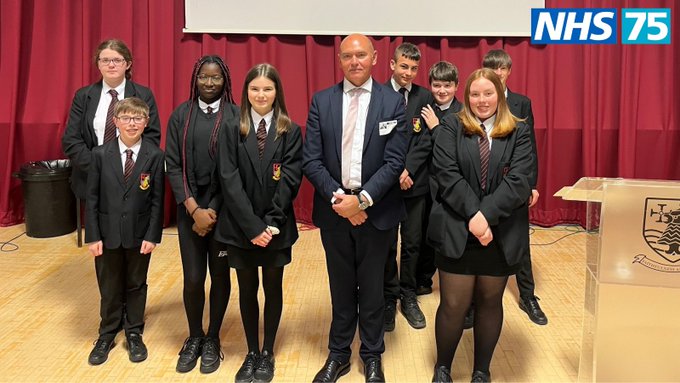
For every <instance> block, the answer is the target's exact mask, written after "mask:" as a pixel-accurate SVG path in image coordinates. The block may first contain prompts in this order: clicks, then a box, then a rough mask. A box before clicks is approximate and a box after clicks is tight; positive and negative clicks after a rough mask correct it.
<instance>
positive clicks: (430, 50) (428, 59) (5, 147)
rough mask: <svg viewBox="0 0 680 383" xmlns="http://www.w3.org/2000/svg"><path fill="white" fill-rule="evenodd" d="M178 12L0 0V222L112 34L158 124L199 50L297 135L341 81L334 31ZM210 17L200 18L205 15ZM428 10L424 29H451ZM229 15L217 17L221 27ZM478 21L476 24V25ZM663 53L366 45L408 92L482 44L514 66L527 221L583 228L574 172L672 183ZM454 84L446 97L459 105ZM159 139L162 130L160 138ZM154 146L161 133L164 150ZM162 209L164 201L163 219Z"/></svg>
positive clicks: (503, 41) (678, 52)
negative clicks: (535, 160) (276, 108)
mask: <svg viewBox="0 0 680 383" xmlns="http://www.w3.org/2000/svg"><path fill="white" fill-rule="evenodd" d="M674 5H675V1H673V0H653V1H652V0H649V1H641V0H637V1H616V0H601V1H595V0H588V1H576V0H569V1H555V0H547V1H546V7H553V8H565V7H612V8H619V9H620V8H625V7H648V8H649V7H655V8H674V7H673V6H674ZM183 7H184V4H183V1H182V0H174V1H173V3H172V4H171V5H170V6H168V2H167V1H165V0H118V1H115V2H104V1H101V2H96V1H86V0H72V1H52V0H3V1H2V2H0V17H1V18H2V22H1V24H0V64H1V65H0V83H1V84H2V91H1V92H0V111H1V112H0V160H1V161H2V162H3V163H4V165H0V225H5V226H6V225H13V224H16V223H19V222H21V221H22V220H23V201H22V197H21V188H20V182H19V181H18V180H16V179H14V178H12V177H11V174H12V172H14V171H17V170H18V169H19V167H20V166H21V164H23V163H24V162H26V161H33V160H42V159H52V158H61V157H63V156H64V155H63V153H62V151H61V145H60V138H61V135H62V134H63V132H64V127H65V123H66V118H67V116H68V109H69V106H70V103H71V100H72V97H73V94H74V92H75V90H76V89H78V88H80V87H81V86H84V85H86V84H89V83H92V82H94V81H96V80H97V79H98V78H99V76H98V71H97V69H96V67H95V66H94V64H93V61H92V51H93V49H94V48H95V46H96V45H97V43H98V42H99V41H101V40H103V39H106V38H111V37H117V38H121V39H123V40H124V41H126V42H127V43H128V45H129V46H130V48H131V50H132V52H133V55H134V63H133V78H134V80H135V81H138V82H140V83H142V84H146V85H148V86H149V87H150V88H151V89H152V90H153V91H154V93H155V96H156V100H157V103H158V109H159V112H160V116H161V121H162V123H163V131H164V130H165V123H166V122H167V119H168V117H169V115H170V113H171V112H172V110H173V108H174V107H175V106H176V105H178V104H179V103H181V102H182V101H183V100H185V99H186V98H187V97H188V94H189V76H190V73H191V69H192V67H193V64H194V62H195V60H196V59H197V58H198V57H199V56H201V55H204V54H219V55H221V56H222V57H224V58H225V60H226V61H227V63H228V65H229V67H230V68H231V74H232V79H233V89H234V90H233V92H234V96H235V98H236V100H237V102H238V101H240V100H241V88H242V86H243V78H244V76H245V73H246V72H247V70H248V69H249V68H250V67H251V66H252V65H254V64H256V63H259V62H264V61H266V62H269V63H271V64H273V65H275V66H276V67H277V68H278V69H279V71H280V73H281V76H282V80H283V84H284V87H285V91H286V98H287V104H288V106H289V109H290V114H291V117H292V118H293V120H294V121H295V122H297V123H298V124H300V125H301V126H303V127H304V124H305V122H306V117H307V110H308V107H309V102H310V100H311V97H312V94H313V93H314V92H316V91H318V90H320V89H322V88H325V87H328V86H330V85H332V84H334V83H336V82H337V81H339V80H340V79H341V78H342V73H341V71H340V68H339V66H338V64H337V58H336V52H337V48H338V45H339V43H340V40H341V37H340V36H244V35H210V34H186V35H185V34H183V33H182V27H183V23H184V8H183ZM208 11H209V10H206V12H208ZM457 17H476V15H442V14H437V15H433V18H432V20H423V21H422V22H455V19H456V18H457ZM227 20H228V15H225V22H227ZM480 20H481V19H480ZM671 30H672V33H674V34H673V36H672V37H671V41H672V44H671V45H661V46H658V45H656V46H654V45H652V46H635V45H632V46H624V45H621V44H617V45H608V46H595V45H591V46H583V45H560V46H558V45H549V46H534V45H531V44H530V41H529V39H528V38H470V37H465V38H464V37H451V38H449V37H445V38H438V37H406V38H402V37H376V38H374V42H375V47H376V49H377V50H378V53H379V54H378V64H377V66H376V68H375V69H374V75H375V78H376V79H377V80H378V81H385V80H387V79H388V78H389V75H390V70H389V58H390V56H391V53H392V52H393V51H394V48H395V47H396V46H397V45H398V44H400V43H401V42H403V41H410V42H413V43H415V44H417V45H418V46H419V47H420V49H421V50H422V52H423V59H422V60H421V62H420V71H419V74H418V78H417V80H416V82H417V83H419V84H423V85H427V71H428V69H429V67H430V66H431V65H432V64H433V63H435V62H437V61H439V60H449V61H452V62H454V63H455V64H456V65H457V66H458V68H459V70H460V78H461V85H464V83H465V78H466V76H467V75H468V74H469V73H470V72H471V71H472V70H474V69H476V68H477V67H478V66H479V65H480V63H481V59H482V57H483V55H484V54H485V53H486V52H487V51H488V50H489V49H492V48H504V49H506V50H507V51H508V52H509V53H510V55H511V56H512V58H513V68H512V69H513V70H512V75H511V76H510V79H509V80H508V86H509V87H510V88H511V89H512V90H514V91H516V92H519V93H523V94H526V95H528V96H529V97H530V98H531V99H532V101H533V110H534V116H535V121H536V122H535V129H536V135H537V145H538V153H539V161H540V169H541V173H540V176H539V177H540V178H539V191H540V193H541V199H540V201H539V203H538V205H537V206H536V207H535V208H533V209H532V211H531V219H532V222H533V223H536V224H540V225H548V226H549V225H554V224H558V223H566V222H581V221H582V217H581V214H582V213H581V212H582V209H581V208H580V207H579V206H580V205H578V204H577V203H568V202H564V201H561V200H559V199H556V198H553V197H552V194H553V193H554V192H555V191H557V190H558V189H559V188H560V187H562V186H564V185H569V184H572V183H574V182H575V181H576V180H577V179H578V178H580V177H583V176H602V177H628V178H658V179H675V180H678V179H680V167H679V166H677V160H676V158H675V155H674V153H677V151H676V150H677V148H678V147H679V145H680V134H679V132H678V111H679V110H680V96H678V94H677V91H676V90H677V89H680V77H679V76H680V75H679V74H678V71H677V70H674V68H675V67H676V65H675V64H676V62H677V61H678V60H677V59H678V58H680V41H678V34H677V32H676V31H677V28H671ZM462 97H463V91H462V89H460V90H459V92H458V98H459V99H462ZM163 133H164V132H163ZM164 141H165V137H163V145H164ZM312 193H313V190H312V188H311V186H310V184H309V183H308V182H307V181H305V182H304V184H303V187H302V190H301V191H300V194H299V197H298V199H297V201H296V212H297V215H298V218H299V219H300V220H302V221H306V222H308V221H309V220H310V218H311V209H312V206H311V205H312ZM173 211H174V206H173V203H172V202H171V198H170V196H169V195H168V199H167V212H168V214H167V215H168V217H172V215H173Z"/></svg>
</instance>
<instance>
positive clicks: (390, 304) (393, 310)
mask: <svg viewBox="0 0 680 383" xmlns="http://www.w3.org/2000/svg"><path fill="white" fill-rule="evenodd" d="M396 315H397V302H396V301H393V300H385V331H387V332H390V331H394V324H395V322H394V317H395V316H396Z"/></svg>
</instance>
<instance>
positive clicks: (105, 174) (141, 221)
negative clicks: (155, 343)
mask: <svg viewBox="0 0 680 383" xmlns="http://www.w3.org/2000/svg"><path fill="white" fill-rule="evenodd" d="M113 119H114V123H115V125H116V127H117V128H118V132H119V136H118V139H116V140H111V141H109V142H108V143H106V144H104V145H102V146H98V147H96V148H94V149H93V150H92V164H91V165H90V172H89V174H88V181H87V204H86V207H87V210H86V214H87V216H86V221H85V241H86V242H87V243H89V250H90V254H92V255H93V256H94V257H95V258H94V263H95V270H96V273H97V284H98V285H99V292H100V294H101V306H100V316H101V323H100V325H99V339H97V341H96V342H95V346H94V348H93V349H92V352H90V356H89V358H88V362H89V363H90V364H91V365H99V364H102V363H104V362H105V361H106V360H107V359H108V355H109V351H110V350H111V348H112V347H113V346H114V339H115V337H116V334H117V333H118V332H119V331H120V330H121V329H125V336H126V338H127V344H128V354H129V358H130V361H132V362H141V361H143V360H145V359H146V358H147V356H148V352H147V349H146V346H145V345H144V342H143V341H142V333H143V331H144V308H145V305H146V295H147V284H146V276H147V272H148V270H149V261H150V259H151V251H153V249H154V248H155V247H156V244H158V243H160V241H161V234H162V229H163V195H164V194H163V187H164V179H163V174H164V172H163V167H164V155H163V151H161V149H159V148H158V147H157V146H156V145H155V144H154V143H153V142H151V141H149V140H148V139H144V140H142V133H143V132H144V128H145V127H146V126H147V124H148V122H149V107H148V106H147V104H146V103H145V102H144V101H142V100H140V99H139V98H136V97H130V98H126V99H124V100H122V101H120V102H118V103H117V104H116V107H115V111H114V117H113Z"/></svg>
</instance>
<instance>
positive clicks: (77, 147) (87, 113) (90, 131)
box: [61, 80, 161, 199]
mask: <svg viewBox="0 0 680 383" xmlns="http://www.w3.org/2000/svg"><path fill="white" fill-rule="evenodd" d="M101 93H102V81H99V82H96V83H94V84H91V85H88V86H86V87H83V88H80V89H78V91H76V94H75V96H74V97H73V103H72V104H71V110H70V112H69V117H68V122H67V123H66V131H64V135H63V136H62V138H61V148H62V150H63V151H64V153H65V154H66V156H67V157H68V158H69V159H70V160H71V166H72V167H73V170H72V172H71V189H73V193H74V194H75V195H76V197H77V198H80V199H85V198H86V197H85V195H86V190H85V189H86V186H87V171H88V169H89V166H90V162H91V161H92V155H91V153H92V148H94V147H95V146H97V136H96V135H95V133H94V127H93V125H92V123H93V121H94V115H95V113H96V112H97V106H98V105H99V98H100V96H101ZM128 97H138V98H140V99H142V100H144V102H146V103H147V104H148V105H149V124H148V126H147V127H146V129H145V130H144V137H145V138H147V139H149V140H151V142H153V143H154V144H155V145H156V146H160V144H161V123H160V120H159V119H158V108H157V107H156V100H155V99H154V96H153V93H151V90H150V89H149V88H147V87H145V86H142V85H139V84H137V83H135V82H132V81H130V80H127V81H126V82H125V98H128Z"/></svg>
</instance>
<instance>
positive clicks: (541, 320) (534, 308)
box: [519, 296, 548, 326]
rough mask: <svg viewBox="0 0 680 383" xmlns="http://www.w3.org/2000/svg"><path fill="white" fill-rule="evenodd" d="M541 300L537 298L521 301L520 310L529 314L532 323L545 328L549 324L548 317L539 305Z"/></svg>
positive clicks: (521, 299) (522, 299)
mask: <svg viewBox="0 0 680 383" xmlns="http://www.w3.org/2000/svg"><path fill="white" fill-rule="evenodd" d="M538 300H539V298H538V297H536V296H533V297H529V298H520V299H519V308H520V309H522V310H523V311H524V312H526V313H527V315H528V316H529V319H531V321H532V322H534V323H536V324H538V325H541V326H544V325H547V324H548V317H546V316H545V313H544V312H543V310H541V306H540V305H539V304H538Z"/></svg>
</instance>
